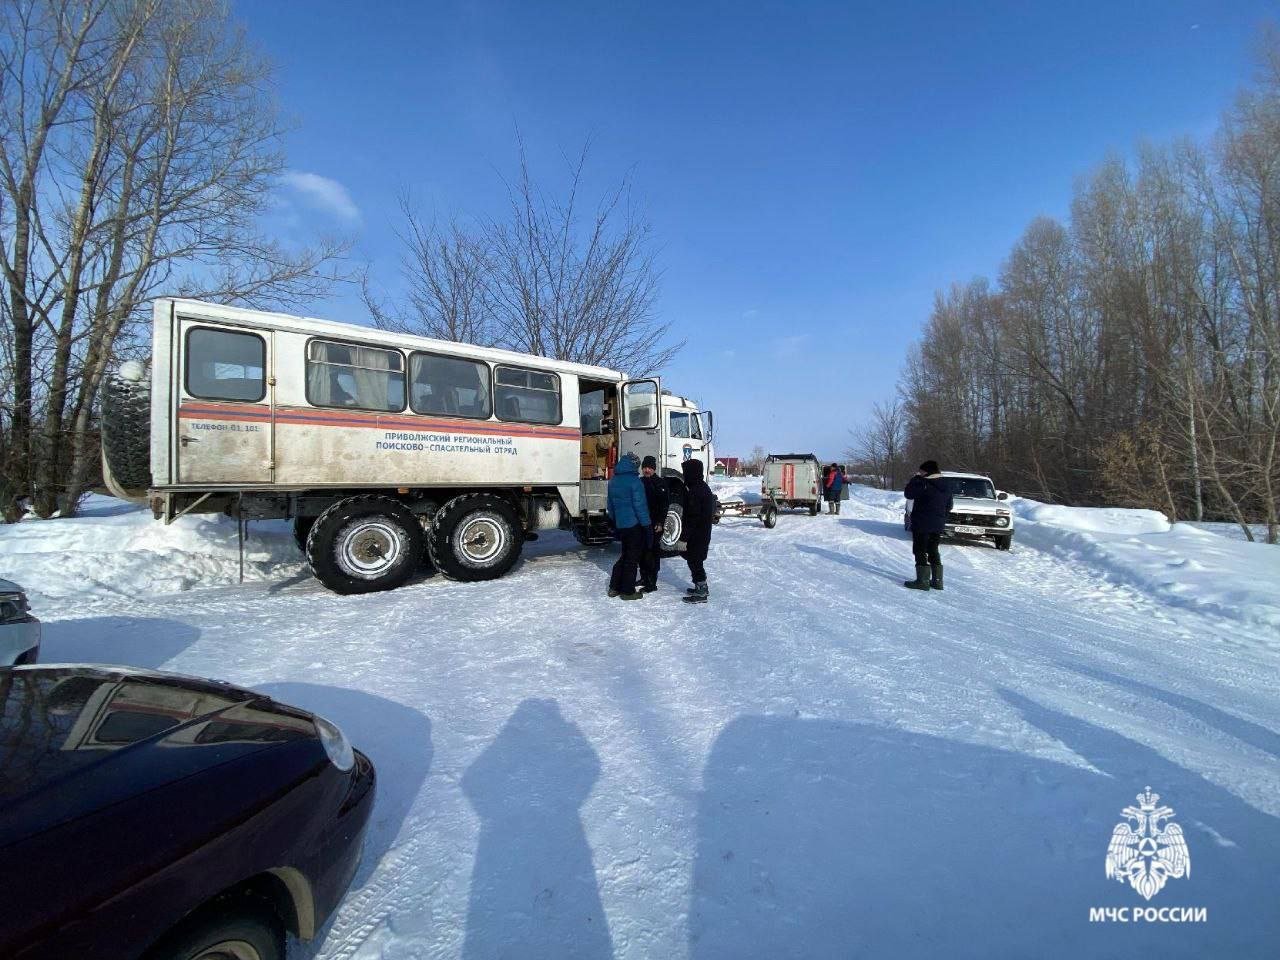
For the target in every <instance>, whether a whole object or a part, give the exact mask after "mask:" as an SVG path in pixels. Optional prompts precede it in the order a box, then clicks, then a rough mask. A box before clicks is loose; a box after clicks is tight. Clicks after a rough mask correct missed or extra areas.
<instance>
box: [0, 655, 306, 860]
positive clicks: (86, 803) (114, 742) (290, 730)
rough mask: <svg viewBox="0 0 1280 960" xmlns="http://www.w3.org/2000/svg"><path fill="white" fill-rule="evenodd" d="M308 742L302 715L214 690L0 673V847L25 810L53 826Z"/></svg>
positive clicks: (141, 675) (94, 674) (139, 677)
mask: <svg viewBox="0 0 1280 960" xmlns="http://www.w3.org/2000/svg"><path fill="white" fill-rule="evenodd" d="M315 737H316V733H315V726H314V724H313V722H312V716H311V715H310V714H308V713H306V712H305V711H302V710H297V709H295V708H293V707H286V706H284V705H282V704H278V703H275V702H274V701H273V700H271V699H270V698H268V697H263V696H262V695H261V694H256V693H253V692H252V691H249V690H243V689H240V688H238V687H233V686H230V685H229V684H223V683H218V682H216V681H211V680H199V679H195V678H192V677H182V676H177V675H174V674H163V673H153V672H148V671H141V670H132V669H128V668H114V667H88V666H41V667H19V668H16V669H13V670H6V671H0V810H3V811H5V815H3V816H0V847H2V846H4V840H5V837H4V832H5V831H4V827H5V823H4V821H5V820H6V819H9V826H12V825H13V824H14V823H15V822H18V821H21V820H22V819H23V818H22V816H21V810H22V808H26V809H27V812H28V814H29V813H31V812H32V811H33V809H36V808H38V809H39V810H40V811H41V815H40V819H41V820H42V821H43V822H44V823H45V824H50V823H54V822H60V821H62V820H65V819H70V818H72V817H75V816H79V815H82V814H84V813H86V812H89V811H91V810H93V809H97V808H101V807H105V806H107V805H109V804H111V803H115V802H118V801H119V800H121V799H124V798H125V797H127V796H130V795H133V794H137V793H139V792H142V791H145V790H149V789H153V788H155V787H158V786H161V785H162V784H165V783H168V782H172V781H174V780H177V779H181V778H183V777H188V776H192V775H194V774H196V773H199V772H201V771H202V770H205V769H208V768H210V767H214V766H218V765H221V764H223V763H227V762H229V761H231V760H235V759H237V758H238V757H240V756H243V755H245V754H247V753H253V752H257V751H259V750H263V749H268V748H270V747H272V746H274V745H277V744H280V743H284V742H288V741H291V740H297V739H300V738H308V739H315ZM6 808H7V809H6Z"/></svg>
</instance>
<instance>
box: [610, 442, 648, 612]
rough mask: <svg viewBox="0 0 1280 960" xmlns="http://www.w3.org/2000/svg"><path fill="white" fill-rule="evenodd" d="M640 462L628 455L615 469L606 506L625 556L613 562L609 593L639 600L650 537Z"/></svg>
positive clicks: (626, 598)
mask: <svg viewBox="0 0 1280 960" xmlns="http://www.w3.org/2000/svg"><path fill="white" fill-rule="evenodd" d="M639 463H640V461H639V460H637V459H636V458H635V455H634V454H630V453H629V454H627V455H626V456H625V457H623V458H622V459H621V460H619V461H618V465H617V466H616V467H615V468H614V471H613V479H611V480H610V481H609V497H608V503H607V505H606V509H607V510H608V512H609V519H610V520H612V521H613V527H614V529H615V530H617V531H618V539H619V540H620V541H621V542H622V556H620V557H618V559H617V562H615V563H614V565H613V572H612V574H611V575H610V577H609V596H611V597H622V599H623V600H639V599H640V598H641V597H643V596H644V594H643V593H641V592H640V591H638V590H637V589H636V570H637V568H638V567H639V566H640V557H641V555H642V554H643V553H644V548H645V543H646V542H647V539H648V537H649V532H650V531H649V528H650V521H649V506H648V503H647V502H646V501H645V496H644V484H643V483H641V482H640V469H639Z"/></svg>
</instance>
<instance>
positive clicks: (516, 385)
mask: <svg viewBox="0 0 1280 960" xmlns="http://www.w3.org/2000/svg"><path fill="white" fill-rule="evenodd" d="M494 379H495V382H496V386H495V387H494V389H493V399H494V407H495V409H496V411H497V414H498V419H499V420H514V421H517V422H520V423H559V422H560V420H561V414H560V378H559V377H557V376H556V375H555V374H554V373H543V372H542V371H540V370H522V369H520V368H519V367H496V368H495V369H494Z"/></svg>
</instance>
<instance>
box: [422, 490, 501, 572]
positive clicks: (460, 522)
mask: <svg viewBox="0 0 1280 960" xmlns="http://www.w3.org/2000/svg"><path fill="white" fill-rule="evenodd" d="M522 549H524V530H523V528H522V526H521V523H520V518H519V517H518V516H517V515H516V511H515V507H513V506H512V505H511V503H510V502H509V501H507V500H505V499H503V498H502V497H499V496H495V495H494V494H492V493H464V494H463V495H462V496H460V497H454V498H453V499H452V500H450V501H449V502H448V503H446V504H445V505H444V506H443V507H441V508H440V509H439V510H437V511H436V515H435V516H434V517H433V518H432V519H431V532H430V533H429V534H428V535H427V552H428V554H429V555H430V557H431V562H432V563H433V564H434V565H435V568H436V569H437V570H439V571H440V572H441V573H442V574H444V575H445V576H446V577H448V578H449V579H450V580H461V581H463V582H465V583H471V582H475V581H478V580H496V579H498V577H500V576H502V575H503V574H504V573H506V572H507V571H508V570H510V569H511V568H512V567H513V566H515V562H516V561H517V560H518V559H520V551H521V550H522Z"/></svg>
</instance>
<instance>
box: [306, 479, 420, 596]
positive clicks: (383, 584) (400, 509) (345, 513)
mask: <svg viewBox="0 0 1280 960" xmlns="http://www.w3.org/2000/svg"><path fill="white" fill-rule="evenodd" d="M422 541H423V533H422V525H421V524H420V523H418V518H417V517H415V516H414V515H413V514H412V513H410V512H409V510H408V509H407V508H406V507H405V505H404V504H402V503H401V502H400V501H399V500H393V499H391V498H390V497H382V496H361V497H348V498H347V499H346V500H339V501H338V502H337V503H335V504H333V505H332V506H331V507H329V509H327V510H325V512H324V513H322V514H320V516H319V517H317V518H316V522H315V524H314V525H313V526H312V527H311V531H310V532H309V533H308V534H307V560H308V561H310V563H311V570H312V572H313V573H314V574H315V575H316V579H317V580H319V581H320V582H321V583H323V584H324V585H325V586H326V587H328V588H329V589H330V590H332V591H333V592H334V593H342V594H351V593H373V592H375V591H378V590H392V589H394V588H395V587H398V586H400V585H401V584H402V583H404V582H405V581H406V580H408V579H409V577H410V576H412V575H413V573H414V571H415V570H417V569H418V566H419V564H420V562H421V558H422Z"/></svg>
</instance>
